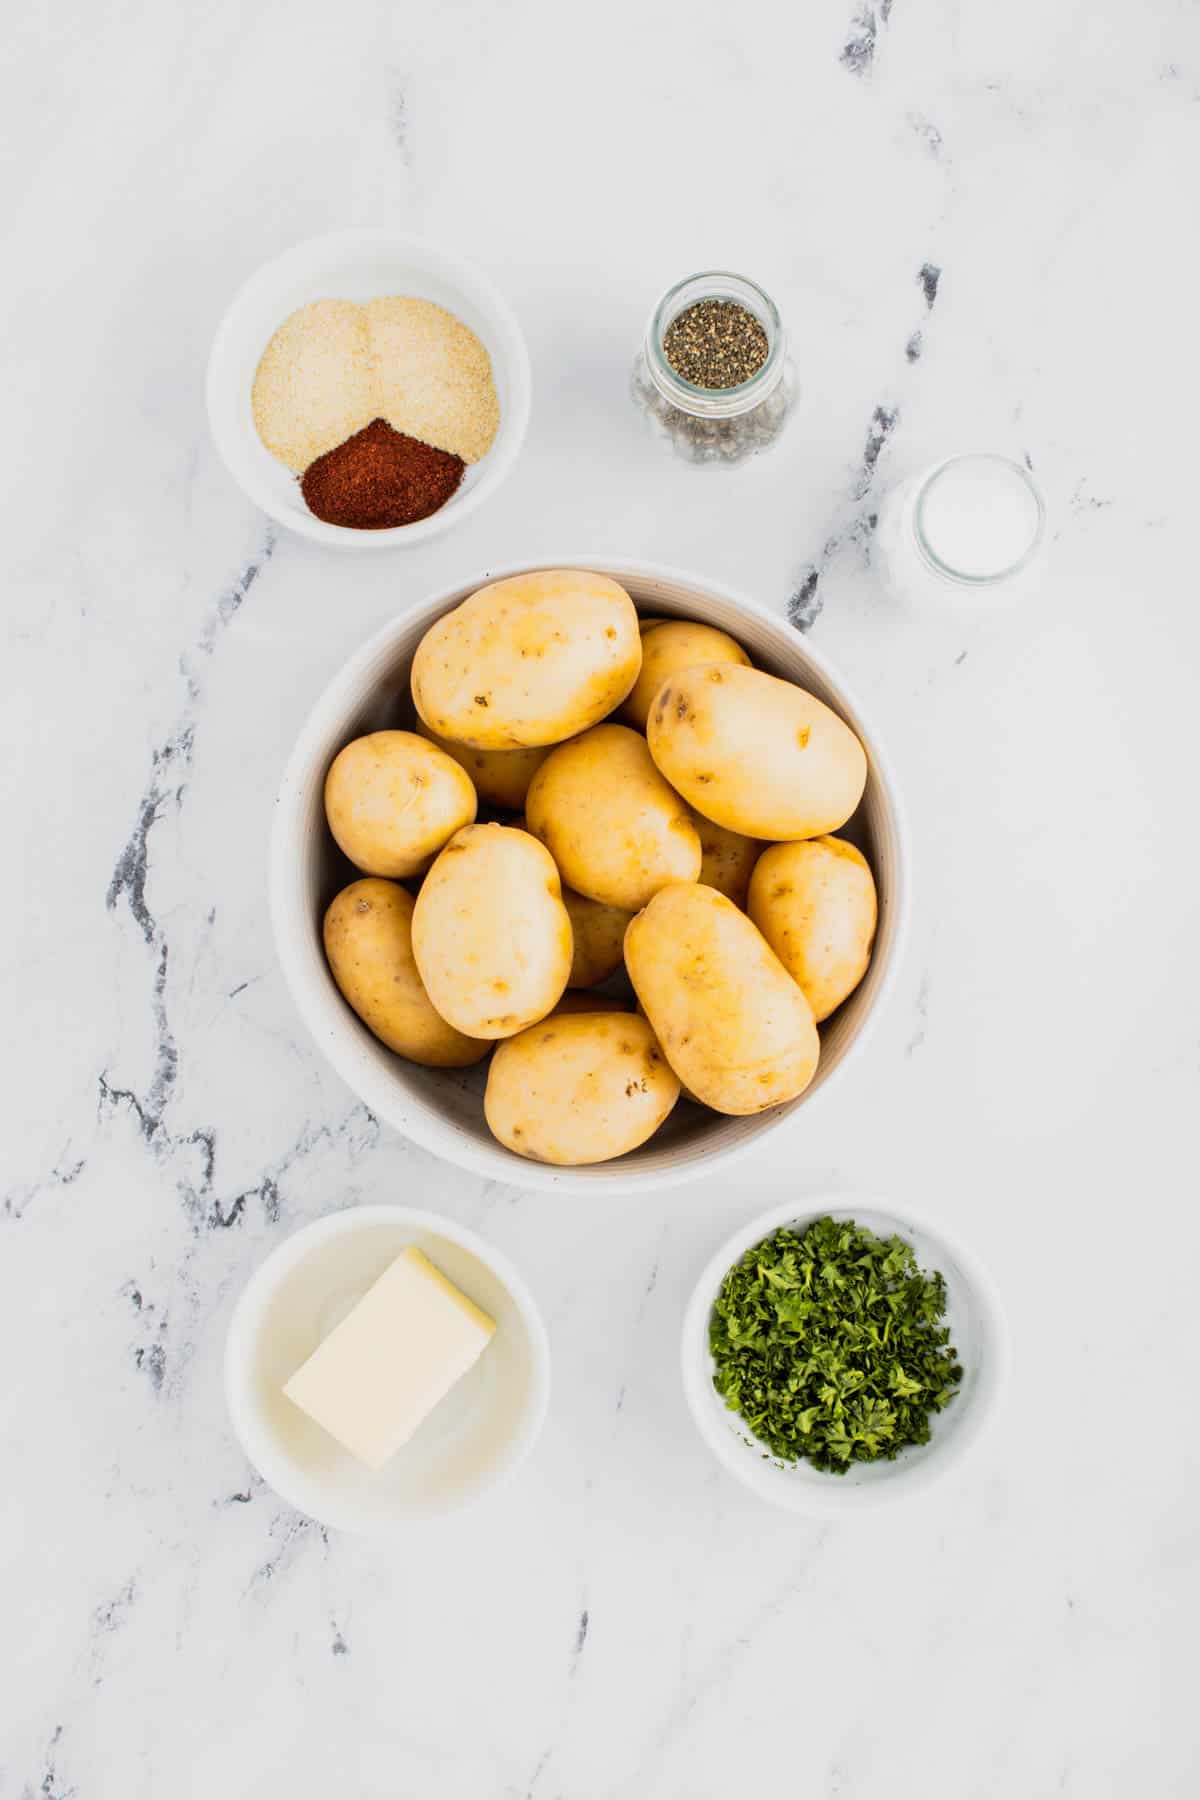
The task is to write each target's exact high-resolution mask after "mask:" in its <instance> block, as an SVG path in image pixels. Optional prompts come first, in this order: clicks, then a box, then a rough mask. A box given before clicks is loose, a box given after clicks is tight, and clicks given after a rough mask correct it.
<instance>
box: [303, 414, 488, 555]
mask: <svg viewBox="0 0 1200 1800" xmlns="http://www.w3.org/2000/svg"><path fill="white" fill-rule="evenodd" d="M466 466H467V465H466V463H465V462H464V461H463V459H462V457H461V456H452V455H451V454H450V452H449V451H447V450H435V449H434V448H433V445H432V444H423V443H422V442H421V440H420V439H419V438H413V437H407V436H405V434H404V432H402V431H394V430H393V429H392V427H391V426H390V425H389V424H388V422H387V420H386V419H373V420H372V421H371V423H370V424H369V425H365V426H364V427H363V429H362V430H361V431H356V432H355V433H354V436H353V437H348V438H347V439H346V441H345V443H344V444H339V445H338V446H337V447H336V449H334V450H327V451H326V452H325V454H324V456H318V457H317V459H316V461H315V462H312V463H310V464H309V466H308V468H307V469H306V470H305V471H304V475H303V477H302V479H301V482H300V491H301V492H302V494H303V495H304V498H305V500H306V501H307V503H308V507H309V510H310V511H311V512H313V513H315V514H316V516H317V518H318V519H324V520H325V522H326V524H328V525H349V526H352V527H353V528H354V529H356V530H358V531H386V530H387V529H388V528H389V526H392V525H411V524H413V522H414V521H415V520H417V519H427V518H428V517H429V515H430V513H435V512H437V510H438V508H439V507H441V506H444V505H445V504H446V502H447V500H449V498H450V496H451V494H453V493H454V492H455V490H456V488H457V487H458V484H459V482H460V481H461V480H462V478H463V474H464V472H465V470H466Z"/></svg>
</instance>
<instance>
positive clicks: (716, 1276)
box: [681, 1194, 1008, 1516]
mask: <svg viewBox="0 0 1200 1800" xmlns="http://www.w3.org/2000/svg"><path fill="white" fill-rule="evenodd" d="M824 1215H828V1216H829V1217H831V1218H834V1219H853V1220H855V1221H856V1223H857V1224H859V1225H863V1226H865V1227H866V1228H867V1229H868V1230H869V1231H873V1232H874V1233H875V1235H876V1237H892V1236H893V1235H895V1236H899V1237H902V1238H904V1239H905V1240H906V1241H907V1242H908V1243H910V1244H911V1245H912V1246H913V1249H914V1250H915V1251H916V1253H917V1261H918V1263H919V1265H920V1267H921V1268H922V1269H925V1270H927V1271H929V1272H930V1273H932V1272H933V1271H934V1270H935V1269H937V1270H940V1271H941V1273H942V1274H943V1275H944V1276H945V1278H946V1323H947V1324H948V1325H949V1327H950V1342H951V1343H952V1344H953V1346H954V1348H955V1349H956V1350H957V1352H958V1356H959V1361H960V1362H961V1364H962V1367H963V1378H962V1381H961V1382H960V1384H959V1386H958V1389H957V1391H956V1393H955V1396H954V1399H953V1400H951V1401H950V1403H949V1405H948V1406H946V1407H945V1408H944V1409H943V1410H942V1411H941V1412H940V1413H935V1414H934V1415H933V1418H932V1419H931V1420H930V1436H929V1442H928V1443H927V1444H911V1445H909V1446H907V1447H906V1448H905V1449H903V1450H901V1451H900V1452H899V1454H898V1455H897V1456H896V1458H895V1460H894V1461H893V1462H889V1461H888V1460H887V1459H886V1458H883V1459H881V1460H880V1461H878V1462H869V1463H853V1464H851V1466H850V1468H849V1469H848V1470H847V1472H846V1474H844V1475H835V1474H832V1473H827V1472H825V1471H824V1470H821V1469H814V1468H813V1467H812V1465H811V1464H810V1463H806V1462H798V1463H782V1462H780V1461H779V1459H778V1458H777V1457H774V1456H772V1454H771V1452H770V1451H769V1450H768V1449H767V1448H766V1446H765V1445H764V1444H762V1443H760V1442H759V1440H758V1439H757V1438H755V1437H752V1436H751V1434H750V1431H749V1428H748V1426H747V1425H746V1423H745V1421H744V1420H743V1419H742V1418H741V1417H740V1415H739V1414H737V1413H735V1412H731V1411H730V1409H729V1408H728V1407H727V1406H726V1404H725V1402H724V1400H722V1398H721V1396H720V1395H719V1394H718V1393H717V1391H716V1389H715V1388H714V1387H713V1375H714V1374H715V1372H716V1364H715V1363H714V1361H713V1357H712V1352H711V1350H710V1349H709V1341H708V1334H709V1324H710V1321H711V1319H712V1312H713V1307H714V1305H715V1304H716V1300H717V1295H718V1294H719V1293H720V1291H721V1284H722V1282H723V1281H724V1279H725V1277H726V1275H727V1274H728V1272H729V1270H730V1269H731V1268H732V1267H733V1265H734V1263H736V1262H738V1261H740V1260H741V1258H742V1257H743V1256H744V1255H745V1253H746V1251H747V1250H749V1249H750V1248H751V1246H752V1245H754V1244H758V1243H761V1242H762V1240H763V1238H766V1237H770V1235H771V1233H772V1232H774V1231H778V1230H779V1229H780V1228H781V1227H782V1226H785V1225H786V1226H789V1227H790V1228H791V1229H793V1230H795V1231H797V1232H803V1231H805V1230H806V1229H807V1228H808V1226H809V1225H811V1224H812V1222H813V1220H814V1219H819V1218H821V1217H822V1216H824ZM681 1350H682V1367H683V1388H684V1393H685V1395H686V1396H687V1403H688V1407H689V1409H690V1411H691V1414H692V1417H693V1419H694V1420H695V1421H696V1425H697V1428H698V1429H699V1432H700V1435H701V1437H702V1438H703V1439H704V1441H705V1443H706V1444H707V1445H708V1447H709V1449H710V1450H711V1451H712V1452H713V1454H714V1456H716V1458H717V1460H718V1461H719V1462H721V1463H722V1464H723V1465H724V1467H725V1468H726V1469H728V1471H729V1473H730V1474H731V1475H733V1476H734V1477H736V1479H737V1480H738V1481H740V1482H742V1484H743V1485H744V1486H745V1487H748V1488H749V1489H750V1490H751V1491H752V1492H753V1493H755V1494H757V1495H758V1496H759V1498H760V1499H762V1500H768V1501H770V1503H771V1504H772V1505H773V1506H782V1507H784V1508H785V1509H786V1510H787V1511H789V1512H798V1513H815V1514H820V1515H825V1516H828V1515H830V1514H834V1515H838V1514H841V1513H846V1512H862V1511H864V1510H867V1509H870V1508H873V1507H876V1506H880V1505H882V1504H883V1503H884V1502H885V1501H891V1500H901V1499H904V1498H905V1497H906V1496H908V1495H910V1494H916V1493H919V1492H921V1491H922V1490H923V1489H924V1488H926V1487H928V1486H929V1484H930V1482H931V1481H934V1480H936V1479H937V1478H938V1477H939V1476H941V1475H944V1474H946V1473H947V1472H948V1471H949V1470H950V1469H951V1468H953V1467H954V1466H955V1464H956V1463H958V1462H959V1461H960V1460H961V1459H962V1457H963V1456H964V1455H965V1454H966V1452H967V1451H968V1450H969V1449H970V1448H971V1446H972V1445H973V1444H974V1443H975V1441H976V1439H977V1438H978V1436H979V1434H980V1432H981V1430H982V1429H983V1427H984V1425H985V1424H986V1423H987V1421H988V1419H989V1418H990V1417H991V1415H992V1413H993V1411H994V1409H995V1407H996V1404H997V1402H998V1400H999V1398H1000V1395H1001V1393H1002V1391H1003V1388H1004V1383H1005V1377H1006V1375H1007V1370H1008V1334H1007V1331H1006V1328H1005V1323H1004V1314H1003V1311H1002V1308H1001V1305H1000V1300H999V1296H998V1295H997V1293H996V1290H995V1288H994V1286H993V1284H992V1281H991V1278H990V1276H989V1275H988V1274H987V1272H986V1270H985V1269H983V1268H982V1267H981V1266H980V1264H979V1263H978V1262H976V1260H975V1258H974V1257H973V1256H972V1255H971V1254H970V1253H969V1252H968V1251H967V1250H965V1249H964V1248H963V1247H962V1246H961V1245H960V1244H956V1243H954V1242H953V1241H952V1240H951V1239H950V1238H949V1237H947V1235H946V1232H945V1230H944V1229H943V1228H942V1227H941V1226H940V1225H931V1224H926V1223H923V1222H921V1221H919V1220H917V1219H915V1218H913V1217H912V1216H911V1214H906V1215H905V1216H904V1217H903V1218H901V1217H899V1216H898V1215H897V1214H895V1213H891V1212H887V1211H884V1210H882V1209H881V1208H880V1207H879V1206H878V1205H877V1204H876V1202H875V1201H873V1200H864V1201H863V1203H862V1204H861V1205H855V1204H852V1203H850V1202H848V1201H847V1199H846V1196H845V1195H844V1194H839V1195H838V1196H837V1197H836V1199H832V1198H831V1200H830V1202H829V1204H828V1205H826V1206H821V1205H820V1204H819V1203H814V1202H813V1201H812V1200H809V1201H808V1202H807V1204H801V1205H797V1203H796V1202H795V1201H790V1202H785V1203H784V1205H782V1206H776V1207H773V1208H772V1209H771V1211H770V1212H766V1213H763V1214H762V1215H761V1216H760V1217H759V1218H757V1219H752V1220H751V1221H750V1223H749V1224H748V1225H743V1226H742V1227H741V1229H740V1230H739V1231H736V1232H735V1233H734V1234H733V1236H732V1237H731V1238H728V1239H727V1240H726V1241H725V1243H723V1244H722V1245H721V1247H720V1249H719V1250H717V1251H716V1252H715V1253H714V1255H713V1256H712V1257H711V1258H710V1260H709V1262H708V1264H707V1266H706V1267H705V1269H704V1272H703V1274H702V1275H701V1276H700V1279H699V1281H698V1282H697V1283H696V1286H695V1288H694V1289H693V1291H692V1297H691V1299H690V1301H689V1302H688V1307H687V1311H686V1313H685V1314H684V1320H683V1335H682V1343H681Z"/></svg>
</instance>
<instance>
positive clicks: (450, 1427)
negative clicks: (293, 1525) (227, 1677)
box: [225, 1206, 550, 1537]
mask: <svg viewBox="0 0 1200 1800" xmlns="http://www.w3.org/2000/svg"><path fill="white" fill-rule="evenodd" d="M409 1244H415V1245H416V1246H417V1248H418V1249H419V1250H422V1251H424V1253H425V1255H426V1256H428V1257H429V1259H430V1261H431V1262H432V1263H435V1264H436V1266H437V1267H438V1268H439V1269H440V1270H441V1271H442V1273H443V1274H444V1275H446V1276H448V1277H449V1279H450V1280H451V1281H453V1282H454V1283H455V1285H456V1286H458V1287H460V1288H461V1289H462V1291H463V1292H464V1293H465V1294H466V1295H468V1297H469V1298H470V1299H472V1300H474V1301H475V1302H476V1303H477V1304H478V1305H479V1306H481V1307H482V1308H483V1309H484V1311H485V1312H486V1313H489V1314H490V1315H491V1317H492V1318H493V1319H494V1320H495V1321H496V1330H495V1333H494V1335H493V1337H492V1340H491V1342H490V1343H489V1344H488V1346H487V1349H486V1350H485V1351H484V1353H483V1355H482V1356H481V1357H480V1358H479V1360H478V1362H477V1363H476V1364H475V1366H474V1368H473V1369H471V1370H470V1371H469V1372H468V1373H467V1374H466V1375H465V1376H464V1377H463V1379H462V1380H461V1381H460V1382H459V1383H458V1385H457V1386H456V1387H455V1388H453V1389H452V1390H451V1392H450V1393H449V1394H447V1396H446V1398H445V1399H444V1400H442V1401H441V1402H440V1404H439V1405H438V1406H436V1407H435V1408H434V1410H433V1412H432V1413H430V1415H429V1417H428V1418H427V1419H426V1420H425V1421H424V1423H423V1424H422V1425H421V1426H420V1427H419V1428H418V1430H417V1431H416V1433H415V1434H414V1436H413V1437H412V1438H411V1439H410V1441H409V1442H408V1443H407V1444H406V1445H405V1446H404V1448H403V1449H402V1450H399V1451H398V1452H397V1453H396V1455H395V1456H394V1457H393V1458H392V1459H391V1461H390V1462H389V1463H388V1464H387V1465H386V1466H385V1467H384V1468H382V1469H380V1470H378V1471H375V1472H373V1471H371V1470H370V1469H367V1468H364V1467H363V1466H362V1464H361V1463H358V1462H356V1461H355V1459H354V1458H353V1457H352V1456H351V1455H350V1454H349V1453H348V1452H347V1451H345V1450H343V1449H342V1447H341V1445H340V1444H338V1443H337V1442H336V1441H335V1440H334V1439H333V1438H332V1437H330V1435H329V1434H328V1432H326V1431H324V1430H323V1429H322V1428H321V1426H319V1425H318V1424H316V1423H315V1422H314V1421H313V1420H312V1419H310V1418H309V1417H308V1416H307V1414H305V1413H303V1412H301V1410H300V1408H299V1407H298V1406H296V1405H295V1404H294V1403H293V1402H292V1401H291V1400H289V1399H288V1398H287V1397H286V1395H285V1394H284V1392H283V1384H284V1382H285V1381H287V1380H288V1379H289V1377H290V1376H291V1375H292V1374H294V1372H295V1371H296V1370H297V1369H298V1368H299V1367H300V1365H301V1363H302V1362H304V1361H305V1360H306V1359H307V1358H308V1357H309V1356H310V1355H311V1354H312V1352H313V1351H314V1350H315V1349H316V1347H317V1345H318V1344H319V1343H320V1342H321V1341H322V1339H323V1338H325V1337H327V1336H328V1335H329V1333H330V1332H331V1331H332V1330H333V1328H334V1326H335V1325H337V1324H339V1323H340V1322H341V1320H342V1319H343V1318H344V1317H345V1316H346V1314H347V1313H348V1312H349V1311H350V1309H351V1307H353V1306H355V1305H356V1304H357V1303H358V1301H359V1300H360V1299H361V1298H362V1296H363V1294H364V1293H365V1292H366V1290H367V1288H368V1287H370V1285H371V1283H372V1282H373V1281H374V1280H375V1279H376V1278H377V1277H378V1276H379V1275H381V1274H382V1273H383V1271H384V1269H385V1268H387V1266H388V1264H389V1263H390V1262H392V1261H393V1259H394V1258H395V1257H396V1256H398V1255H399V1253H400V1252H401V1251H402V1250H403V1249H404V1248H405V1246H406V1245H409ZM225 1398H226V1402H227V1404H228V1407H229V1417H230V1421H231V1423H232V1425H233V1429H234V1432H235V1433H236V1435H237V1438H238V1442H239V1443H240V1444H241V1446H242V1449H243V1450H244V1451H245V1453H246V1455H247V1457H248V1458H249V1459H250V1461H251V1462H252V1463H253V1465H254V1467H255V1468H256V1469H257V1470H258V1472H259V1474H260V1475H261V1476H262V1478H263V1480H264V1481H265V1482H267V1484H268V1485H269V1486H270V1487H272V1488H274V1490H275V1492H276V1493H277V1494H279V1495H280V1497H281V1498H282V1499H284V1500H286V1501H288V1502H289V1504H290V1505H292V1506H294V1507H296V1508H297V1509H298V1510H299V1511H300V1512H302V1513H307V1514H308V1516H309V1517H310V1518H313V1519H317V1520H319V1521H320V1523H321V1524H323V1525H331V1526H334V1527H335V1528H336V1529H337V1530H339V1531H351V1532H357V1533H359V1534H361V1535H363V1536H369V1537H385V1536H390V1535H393V1534H397V1533H400V1532H403V1531H405V1530H407V1529H409V1528H410V1527H411V1526H413V1525H414V1524H415V1523H417V1522H418V1521H419V1520H422V1519H428V1518H432V1517H434V1516H435V1515H438V1514H442V1513H447V1512H452V1511H454V1510H455V1509H457V1508H458V1507H461V1506H465V1505H466V1504H468V1502H470V1501H472V1500H476V1499H478V1498H479V1496H480V1495H481V1494H482V1493H484V1491H485V1490H486V1489H488V1488H491V1487H494V1486H495V1485H496V1483H497V1482H498V1481H500V1480H501V1479H502V1478H503V1477H505V1476H507V1475H510V1474H511V1473H512V1471H513V1470H514V1469H515V1468H516V1467H517V1465H518V1463H520V1462H521V1461H522V1459H523V1458H524V1457H525V1456H526V1455H528V1453H529V1451H530V1449H531V1448H532V1446H533V1443H534V1440H535V1439H536V1437H537V1435H538V1432H539V1431H540V1430H541V1427H542V1421H543V1420H544V1418H545V1416H546V1407H547V1404H548V1402H549V1398H550V1348H549V1344H548V1342H547V1339H546V1328H545V1326H544V1325H543V1323H542V1318H541V1314H540V1313H539V1311H538V1309H537V1305H536V1303H535V1302H534V1299H533V1296H532V1295H531V1294H530V1292H529V1290H528V1288H527V1287H526V1286H525V1283H524V1282H523V1281H522V1279H521V1277H520V1276H519V1275H518V1274H517V1271H516V1270H515V1269H514V1268H513V1266H512V1264H511V1263H510V1262H509V1261H508V1259H507V1257H504V1256H502V1255H501V1254H500V1252H499V1251H498V1250H494V1249H493V1248H492V1247H491V1245H490V1244H485V1243H484V1242H483V1240H482V1238H479V1237H477V1236H476V1235H475V1233H474V1232H473V1231H468V1230H467V1229H466V1228H465V1226H462V1225H457V1224H455V1222H454V1221H453V1220H452V1219H445V1218H442V1217H440V1216H439V1215H438V1214H437V1213H430V1212H420V1211H417V1210H415V1209H413V1208H412V1207H407V1206H356V1207H350V1208H349V1209H348V1210H347V1211H345V1212H340V1213H333V1214H332V1215H331V1216H330V1217H328V1218H325V1219H318V1220H317V1221H316V1223H315V1224H312V1225H306V1226H305V1227H304V1228H303V1229H302V1230H300V1231H297V1232H295V1233H294V1234H293V1235H292V1236H291V1237H289V1238H288V1239H287V1240H286V1241H285V1242H284V1243H282V1244H280V1245H279V1247H278V1249H276V1250H273V1251H272V1252H271V1255H270V1256H268V1258H267V1260H266V1261H265V1262H264V1263H263V1264H262V1266H261V1267H260V1268H259V1269H258V1270H257V1271H256V1272H255V1274H254V1275H252V1276H251V1278H250V1280H249V1282H248V1283H247V1285H246V1287H245V1289H244V1291H243V1293H242V1295H241V1298H240V1299H239V1301H238V1303H237V1306H236V1307H235V1309H234V1314H233V1318H232V1320H231V1322H230V1326H229V1336H228V1338H227V1340H226V1345H225Z"/></svg>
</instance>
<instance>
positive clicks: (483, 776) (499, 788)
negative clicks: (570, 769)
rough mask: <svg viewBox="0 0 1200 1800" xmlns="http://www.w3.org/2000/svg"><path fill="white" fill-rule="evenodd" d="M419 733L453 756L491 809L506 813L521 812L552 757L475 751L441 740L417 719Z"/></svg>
mask: <svg viewBox="0 0 1200 1800" xmlns="http://www.w3.org/2000/svg"><path fill="white" fill-rule="evenodd" d="M417 730H418V731H419V732H420V734H421V736H422V737H423V738H428V739H429V741H430V743H431V744H436V745H437V747H438V749H439V750H444V751H445V753H446V755H447V756H452V757H453V758H454V760H455V762H456V763H458V765H459V767H460V768H462V769H464V770H465V771H466V773H467V776H468V778H469V780H470V781H471V782H472V783H473V785H474V788H475V792H476V793H477V794H478V796H479V798H480V799H481V800H482V801H484V802H485V803H486V804H487V805H488V806H498V807H501V808H502V809H503V810H504V811H505V812H520V810H521V808H522V807H523V806H524V804H525V796H526V794H527V793H528V792H529V783H530V782H531V781H532V780H533V777H534V776H535V774H536V773H537V771H538V769H539V768H540V767H541V765H542V764H543V763H544V762H545V760H546V758H547V756H548V755H549V754H550V752H549V750H548V749H546V748H541V749H537V750H472V748H471V746H470V745H469V744H455V743H452V742H451V740H450V739H449V738H441V737H438V735H437V733H436V732H433V731H430V729H429V727H428V725H426V724H425V722H424V720H421V719H418V721H417Z"/></svg>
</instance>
